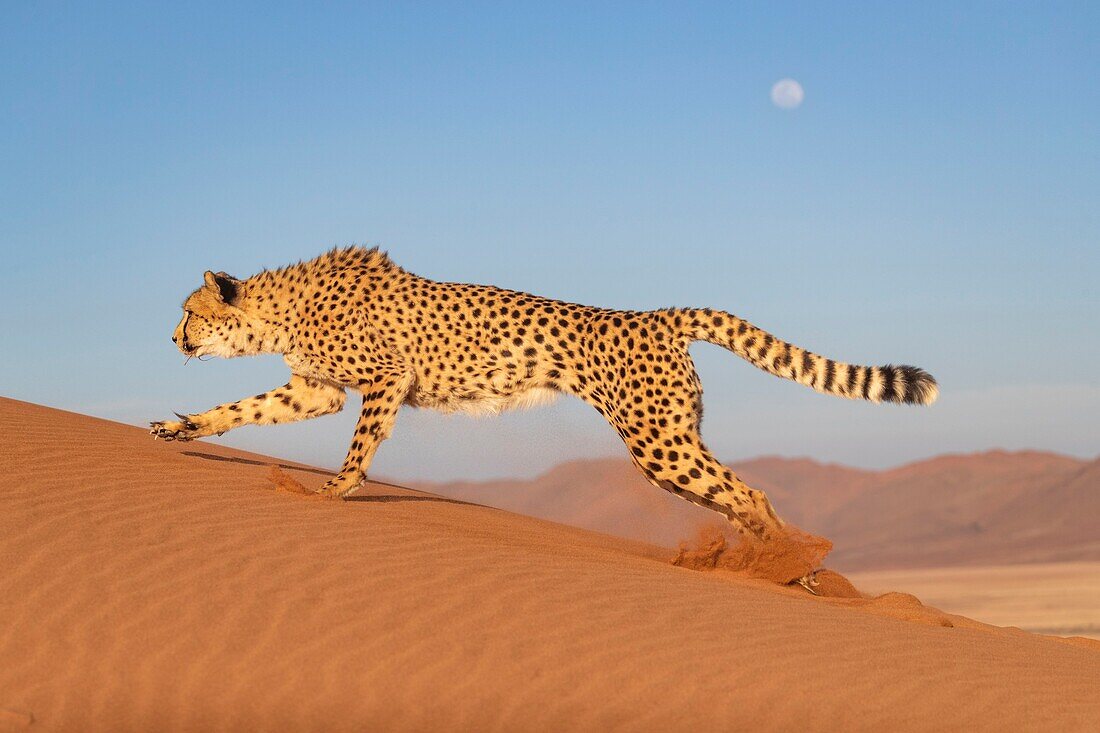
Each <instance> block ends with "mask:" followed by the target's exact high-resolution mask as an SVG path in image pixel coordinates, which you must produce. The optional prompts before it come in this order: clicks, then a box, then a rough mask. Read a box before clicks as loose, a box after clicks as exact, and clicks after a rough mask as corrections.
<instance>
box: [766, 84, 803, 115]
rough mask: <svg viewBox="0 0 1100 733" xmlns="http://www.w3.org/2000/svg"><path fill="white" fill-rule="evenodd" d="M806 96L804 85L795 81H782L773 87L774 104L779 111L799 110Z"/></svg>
mask: <svg viewBox="0 0 1100 733" xmlns="http://www.w3.org/2000/svg"><path fill="white" fill-rule="evenodd" d="M805 96H806V94H805V92H803V91H802V85H801V84H799V83H798V82H797V81H795V80H794V79H780V80H779V81H777V82H776V83H775V84H774V85H773V86H772V104H774V105H775V106H776V107H779V109H797V108H798V106H799V105H800V104H802V98H803V97H805Z"/></svg>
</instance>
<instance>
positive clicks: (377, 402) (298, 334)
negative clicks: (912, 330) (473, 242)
mask: <svg viewBox="0 0 1100 733" xmlns="http://www.w3.org/2000/svg"><path fill="white" fill-rule="evenodd" d="M172 340H173V341H174V342H175V343H176V345H177V346H178V347H179V348H180V350H181V351H183V352H184V353H185V354H188V355H189V356H203V355H216V356H222V357H234V356H243V355H249V354H261V353H276V354H281V355H283V358H284V360H285V361H286V363H287V365H288V366H289V367H290V370H291V378H290V381H289V382H288V383H287V384H285V385H283V386H282V387H279V388H277V389H274V390H272V391H270V392H266V393H264V394H259V395H256V396H254V397H250V398H247V399H244V400H240V401H238V402H234V403H230V404H225V405H220V406H218V407H215V408H213V409H211V410H208V411H206V412H202V413H198V414H193V415H185V416H180V420H179V421H165V422H156V423H153V424H152V432H153V434H154V435H156V436H157V437H161V438H165V439H169V440H191V439H194V438H198V437H202V436H207V435H214V434H219V435H220V434H221V433H224V432H225V431H227V430H231V429H233V428H235V427H238V426H240V425H247V424H267V423H281V422H293V421H296V420H304V419H307V418H311V417H317V416H319V415H325V414H328V413H332V412H337V411H339V410H340V409H341V408H342V407H343V405H344V397H345V390H346V389H349V388H350V389H353V390H355V391H357V392H359V393H360V394H361V395H362V408H361V411H360V416H359V422H358V425H357V426H356V429H355V436H354V439H353V440H352V443H351V447H350V449H349V451H348V455H347V458H346V459H345V461H344V465H343V467H342V469H341V471H340V473H339V475H338V476H336V477H335V478H333V479H332V480H331V481H329V482H328V483H327V484H326V485H325V487H324V488H323V489H322V490H321V492H322V493H323V494H325V495H328V496H346V495H348V494H350V493H352V492H353V491H355V490H356V489H357V488H358V487H359V485H360V483H361V482H362V480H363V478H364V476H365V472H366V470H367V468H368V467H369V466H370V462H371V460H372V458H373V456H374V453H375V451H376V450H377V448H378V445H379V444H380V443H381V442H382V441H383V440H385V439H386V438H387V437H388V436H389V435H390V432H391V430H392V428H393V424H394V421H395V419H396V417H397V412H398V408H399V407H400V406H401V405H402V404H407V405H412V406H416V407H431V408H434V409H437V410H441V411H444V412H456V411H464V412H472V413H479V414H481V413H496V412H500V411H502V410H506V409H511V408H516V407H526V406H530V405H535V404H540V403H544V402H546V401H548V400H551V399H553V398H554V397H556V396H557V395H559V394H561V393H565V394H570V395H574V396H576V397H579V398H580V399H582V400H584V401H585V402H587V403H588V404H590V405H592V406H593V407H594V408H595V409H596V410H597V411H598V412H599V413H600V414H601V415H603V416H604V418H605V419H606V420H607V421H608V423H610V424H611V426H612V427H613V428H614V429H615V430H616V431H617V432H618V434H619V436H620V437H621V438H622V440H623V441H624V442H625V443H626V446H627V448H628V450H629V452H630V456H631V459H632V460H633V461H634V464H635V465H636V466H637V467H638V469H639V470H640V471H641V472H642V473H643V474H644V475H645V476H646V478H647V479H648V480H649V481H650V482H651V483H653V484H654V485H655V486H658V487H660V488H662V489H666V490H668V491H671V492H673V493H675V494H677V495H678V496H681V497H683V498H685V499H687V500H689V501H692V502H694V503H696V504H700V505H702V506H705V507H708V508H710V509H713V510H715V511H718V512H721V513H722V514H724V515H726V516H727V517H729V519H730V520H731V521H732V522H733V523H734V524H735V525H736V526H737V527H738V528H739V529H741V530H743V531H748V532H751V533H752V534H754V535H757V536H765V535H767V534H768V532H769V531H771V530H773V529H776V528H778V527H780V526H782V522H781V521H780V520H779V518H778V517H777V516H776V513H775V511H774V510H773V509H772V506H771V504H770V503H769V502H768V499H767V497H765V496H764V494H763V493H762V492H760V491H758V490H756V489H753V488H751V487H749V486H747V485H745V484H744V483H743V482H741V480H740V479H738V478H737V476H735V475H734V473H733V472H732V471H731V470H730V469H729V468H727V467H725V466H723V465H722V464H721V463H719V462H718V461H717V460H716V459H715V458H714V457H713V456H712V455H711V454H710V452H709V451H708V450H707V448H706V446H705V445H704V444H703V442H702V439H701V438H700V436H699V424H700V420H701V416H702V402H701V398H702V387H701V385H700V384H699V378H698V376H697V375H696V372H695V368H694V365H693V363H692V360H691V356H690V355H689V354H688V347H689V346H690V344H691V343H692V342H693V341H698V340H705V341H710V342H712V343H716V344H719V345H721V346H724V347H726V348H728V349H730V350H731V351H733V352H734V353H735V354H737V355H738V356H741V357H743V358H744V359H746V360H747V361H749V362H750V363H752V364H754V365H756V366H758V367H760V368H761V369H763V370H765V371H767V372H769V373H771V374H774V375H776V376H779V377H784V378H787V379H792V380H794V381H796V382H799V383H801V384H804V385H806V386H809V387H812V388H813V389H816V390H818V391H820V392H825V393H828V394H835V395H839V396H842V397H850V398H862V399H869V400H872V401H875V402H879V401H886V402H904V403H911V404H928V403H931V402H932V401H934V400H935V398H936V382H935V380H933V379H932V377H931V376H929V375H928V374H927V373H926V372H924V371H922V370H920V369H917V368H916V367H909V366H883V367H865V366H855V365H852V364H845V363H842V362H837V361H833V360H832V359H826V358H824V357H821V356H818V355H816V354H813V353H811V352H809V351H805V350H804V349H801V348H799V347H797V346H794V345H791V344H788V343H786V342H784V341H781V340H779V339H777V338H776V337H774V336H772V335H771V334H769V333H767V332H765V331H763V330H761V329H759V328H756V327H755V326H753V325H752V324H750V323H747V322H746V321H744V320H742V319H740V318H738V317H736V316H733V315H730V314H729V313H724V312H722V311H714V310H708V309H690V308H689V309H678V308H673V309H667V310H656V311H646V312H635V311H615V310H607V309H603V308H593V307H589V306H583V305H576V304H574V303H564V302H561V301H557V300H550V299H548V298H542V297H539V296H535V295H528V294H526V293H519V292H515V291H511V290H503V289H500V288H496V287H491V286H487V285H465V284H459V283H442V282H434V281H431V280H427V279H425V278H422V277H417V276H416V275H413V274H411V273H409V272H406V271H405V270H403V269H401V268H400V267H398V266H397V265H395V264H394V263H393V262H391V261H390V259H389V257H388V256H387V255H386V254H385V253H383V252H380V251H379V250H378V249H362V248H354V247H353V248H348V249H337V250H333V251H331V252H329V253H327V254H324V255H322V256H320V257H318V258H316V259H314V260H310V261H309V262H302V263H298V264H296V265H291V266H289V267H285V268H282V269H279V270H271V271H266V270H265V271H263V272H261V273H259V274H257V275H254V276H252V277H250V278H248V279H247V280H238V279H236V278H233V277H231V276H229V275H227V274H225V273H213V272H207V273H206V275H205V283H204V285H203V287H201V288H199V289H198V290H196V291H195V292H194V293H192V294H191V295H190V296H189V297H188V298H187V300H186V302H185V303H184V315H183V318H182V319H181V320H180V323H179V325H178V326H177V327H176V331H175V333H174V335H173V337H172Z"/></svg>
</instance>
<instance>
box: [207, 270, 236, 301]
mask: <svg viewBox="0 0 1100 733" xmlns="http://www.w3.org/2000/svg"><path fill="white" fill-rule="evenodd" d="M202 279H203V280H204V281H205V282H206V289H207V290H210V291H213V292H214V293H215V294H216V295H217V296H218V298H219V299H220V300H221V301H222V302H223V303H225V304H227V305H233V301H234V300H236V299H237V283H239V282H240V280H238V279H237V278H235V277H233V276H232V275H227V274H225V273H224V272H218V273H214V272H210V270H207V271H206V272H205V273H203V276H202Z"/></svg>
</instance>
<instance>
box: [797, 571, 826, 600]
mask: <svg viewBox="0 0 1100 733" xmlns="http://www.w3.org/2000/svg"><path fill="white" fill-rule="evenodd" d="M817 573H818V571H817V570H812V571H810V572H809V573H806V574H805V575H803V576H802V577H801V578H799V579H798V580H796V581H794V582H795V583H798V584H799V585H800V586H802V587H803V588H805V589H806V590H808V591H809V592H810V593H812V594H814V595H815V596H816V595H820V594H819V593H818V592H817V591H816V590H814V589H815V588H817V586H819V585H821V581H820V580H818V579H817Z"/></svg>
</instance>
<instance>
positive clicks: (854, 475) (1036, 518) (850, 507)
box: [415, 451, 1100, 571]
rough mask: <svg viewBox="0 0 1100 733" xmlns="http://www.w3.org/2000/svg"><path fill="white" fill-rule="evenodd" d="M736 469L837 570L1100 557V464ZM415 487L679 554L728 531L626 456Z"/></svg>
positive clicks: (761, 463) (1028, 456)
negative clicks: (699, 538)
mask: <svg viewBox="0 0 1100 733" xmlns="http://www.w3.org/2000/svg"><path fill="white" fill-rule="evenodd" d="M731 466H732V467H733V468H734V469H735V470H736V471H737V473H738V474H739V475H740V476H741V477H742V478H743V479H744V480H745V482H746V483H748V484H749V485H751V486H754V487H757V488H760V489H763V490H765V491H766V492H767V493H768V495H769V496H770V497H771V499H772V502H773V504H774V505H775V506H776V509H777V511H778V512H779V514H780V516H782V517H783V518H784V519H786V520H787V521H788V522H792V523H794V524H795V525H797V526H799V527H802V528H803V529H805V530H808V531H810V532H813V533H815V534H819V535H823V536H825V537H828V538H829V539H831V540H832V541H833V542H834V543H835V549H834V550H833V553H832V554H831V555H830V556H829V558H828V561H827V563H828V564H829V566H830V567H836V568H838V569H840V570H846V571H851V570H872V569H885V568H903V567H939V566H951V565H975V564H1014V563H1026V562H1049V561H1063V560H1100V459H1097V460H1092V461H1084V460H1079V459H1076V458H1071V457H1068V456H1063V455H1058V454H1055V453H1045V452H1038V451H1018V452H1006V451H990V452H986V453H977V454H970V455H945V456H940V457H937V458H931V459H928V460H924V461H919V462H917V463H911V464H908V465H904V466H900V467H898V468H893V469H889V470H885V471H867V470H862V469H855V468H849V467H846V466H840V465H835V464H824V463H818V462H817V461H813V460H810V459H806V458H793V459H792V458H777V457H765V458H756V459H753V460H748V461H741V462H737V463H734V464H731ZM415 486H416V487H417V488H421V489H425V490H428V491H432V492H434V493H437V494H442V495H444V496H449V497H453V498H457V499H465V500H468V501H474V502H477V503H480V504H488V505H490V506H495V507H499V508H502V509H507V510H509V511H514V512H518V513H521V514H527V515H530V516H535V517H541V518H544V519H550V520H553V521H556V522H562V523H565V524H571V525H575V526H578V527H585V528H588V529H594V530H598V531H601V532H606V533H609V534H614V535H619V536H621V537H627V538H631V539H638V540H643V541H646V542H652V543H656V544H660V545H665V546H669V547H675V546H676V545H677V544H678V543H679V542H680V541H681V540H686V539H692V538H694V537H695V536H696V534H697V533H698V531H699V530H700V529H701V528H702V527H704V526H706V525H717V524H719V523H720V522H719V520H720V517H718V515H716V514H714V513H712V512H710V511H707V510H705V509H701V508H699V507H696V506H694V505H692V504H689V503H687V502H686V501H684V500H682V499H679V498H677V497H674V496H672V495H670V494H668V493H666V492H664V491H661V490H660V489H656V488H654V487H652V486H650V485H649V484H648V483H647V482H646V481H645V480H644V479H643V478H642V477H641V476H640V475H639V474H638V473H637V471H636V470H635V469H634V468H633V466H631V465H630V463H629V462H628V461H626V460H618V459H600V460H580V461H571V462H568V463H564V464H562V465H559V466H557V467H555V468H553V469H551V470H550V471H548V472H547V473H545V474H543V475H541V476H538V477H536V478H534V479H530V480H500V481H485V482H453V483H417V484H415Z"/></svg>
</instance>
